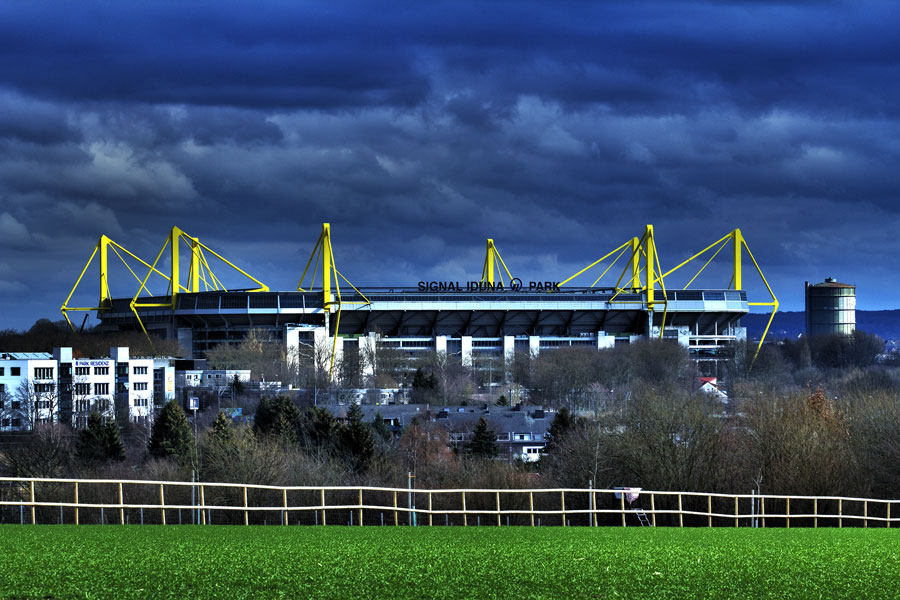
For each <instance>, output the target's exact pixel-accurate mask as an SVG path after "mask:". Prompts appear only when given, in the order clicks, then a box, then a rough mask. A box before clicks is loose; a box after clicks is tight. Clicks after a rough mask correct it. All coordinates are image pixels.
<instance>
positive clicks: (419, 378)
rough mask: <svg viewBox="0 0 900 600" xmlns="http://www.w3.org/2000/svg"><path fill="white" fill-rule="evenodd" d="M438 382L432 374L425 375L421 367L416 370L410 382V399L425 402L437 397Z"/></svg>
mask: <svg viewBox="0 0 900 600" xmlns="http://www.w3.org/2000/svg"><path fill="white" fill-rule="evenodd" d="M437 389H438V380H437V376H435V374H434V373H427V374H426V373H425V371H424V370H423V369H422V367H418V368H417V369H416V372H415V374H414V375H413V380H412V397H413V401H415V402H427V401H431V400H433V399H434V397H435V396H436V395H437Z"/></svg>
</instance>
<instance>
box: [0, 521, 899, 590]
mask: <svg viewBox="0 0 900 600" xmlns="http://www.w3.org/2000/svg"><path fill="white" fill-rule="evenodd" d="M898 535H900V532H897V531H895V530H884V529H880V530H862V529H816V530H813V529H804V530H800V529H791V530H775V529H768V530H761V529H759V530H752V529H724V528H723V529H662V528H659V529H650V528H643V529H641V528H629V529H616V528H596V529H588V528H567V529H562V528H550V527H544V528H536V529H531V528H516V527H513V528H488V527H483V528H474V527H470V528H465V529H464V528H461V527H451V528H440V527H438V528H433V529H428V528H425V527H420V528H409V527H400V528H389V527H383V528H382V527H366V528H358V527H357V528H350V527H326V528H322V527H277V526H270V527H240V526H232V527H227V526H207V527H191V526H183V527H179V526H168V527H161V526H125V527H119V526H73V525H63V526H59V525H47V526H37V527H34V526H21V525H4V526H0V597H4V598H47V597H53V598H228V599H237V598H453V599H459V598H504V599H520V598H616V597H622V598H685V597H702V598H854V599H856V600H859V599H861V598H889V597H896V596H897V595H898V594H900V538H898Z"/></svg>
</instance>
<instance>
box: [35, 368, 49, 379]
mask: <svg viewBox="0 0 900 600" xmlns="http://www.w3.org/2000/svg"><path fill="white" fill-rule="evenodd" d="M34 378H35V379H53V367H37V368H35V370H34Z"/></svg>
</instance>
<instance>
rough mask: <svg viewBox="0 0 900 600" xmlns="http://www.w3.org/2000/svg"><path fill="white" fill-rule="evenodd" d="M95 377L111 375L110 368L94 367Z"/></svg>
mask: <svg viewBox="0 0 900 600" xmlns="http://www.w3.org/2000/svg"><path fill="white" fill-rule="evenodd" d="M94 375H109V367H94Z"/></svg>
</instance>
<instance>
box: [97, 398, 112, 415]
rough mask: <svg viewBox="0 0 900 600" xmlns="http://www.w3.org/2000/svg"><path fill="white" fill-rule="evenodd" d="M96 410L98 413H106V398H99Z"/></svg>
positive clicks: (107, 402)
mask: <svg viewBox="0 0 900 600" xmlns="http://www.w3.org/2000/svg"><path fill="white" fill-rule="evenodd" d="M97 410H99V411H100V412H106V411H107V410H109V400H108V399H106V398H100V399H99V400H97Z"/></svg>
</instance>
